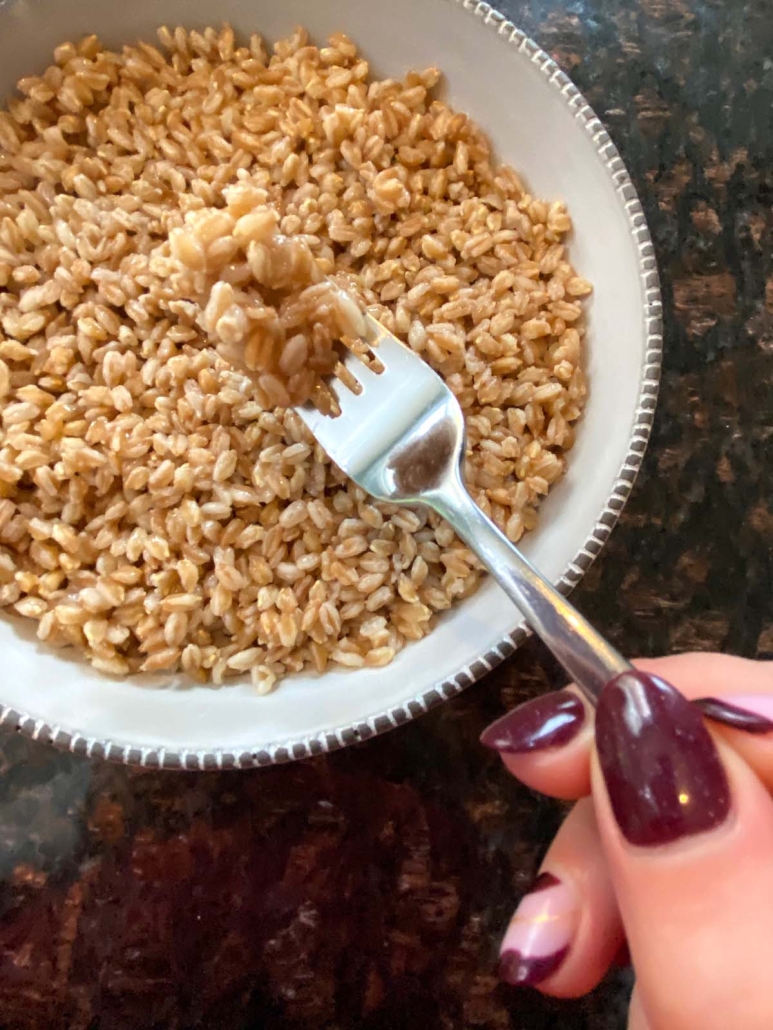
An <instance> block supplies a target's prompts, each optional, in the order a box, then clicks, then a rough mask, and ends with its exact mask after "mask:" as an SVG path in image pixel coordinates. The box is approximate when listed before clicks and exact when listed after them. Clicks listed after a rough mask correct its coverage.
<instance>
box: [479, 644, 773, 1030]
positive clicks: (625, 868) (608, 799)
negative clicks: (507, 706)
mask: <svg viewBox="0 0 773 1030" xmlns="http://www.w3.org/2000/svg"><path fill="white" fill-rule="evenodd" d="M636 664H637V669H638V670H639V671H638V672H637V673H636V674H634V675H632V676H628V675H626V674H624V676H623V677H620V678H618V680H616V681H614V682H613V684H612V685H611V686H610V687H608V688H606V689H605V691H604V694H603V695H602V699H601V701H600V703H599V706H598V709H597V711H596V712H595V713H593V711H592V710H591V709H590V707H589V706H588V705H587V704H586V702H585V701H584V700H583V699H582V697H581V695H580V694H579V692H578V691H576V689H575V688H574V687H571V688H569V689H568V690H566V691H560V692H557V693H554V694H550V695H545V696H543V697H539V698H536V699H535V700H533V701H530V702H527V703H526V704H525V705H522V706H520V708H518V709H515V710H514V711H512V712H509V713H508V714H507V715H506V716H504V717H503V718H502V719H500V720H499V721H498V722H496V723H494V724H493V725H492V726H491V727H489V728H488V729H487V730H486V731H485V732H484V734H483V736H482V738H481V739H482V741H483V743H485V744H486V745H487V746H489V747H494V748H496V749H497V750H498V751H500V753H501V754H502V757H503V759H504V762H505V764H506V765H507V767H508V769H509V770H510V772H512V773H513V775H514V776H516V777H517V778H518V779H520V780H521V781H522V782H523V783H525V784H527V785H528V786H530V787H532V788H533V789H535V790H538V791H540V792H542V793H544V794H549V795H552V796H554V797H559V798H578V799H580V800H578V802H577V804H576V805H575V806H574V808H573V809H572V811H571V813H570V814H569V816H568V818H567V819H566V821H565V822H564V824H563V826H562V827H561V829H560V830H559V832H558V834H557V835H556V838H555V840H554V841H553V843H552V845H551V847H550V849H549V851H548V853H547V855H546V856H545V859H544V861H543V863H542V867H541V872H540V876H539V877H538V878H537V880H536V881H535V884H534V886H533V888H532V890H531V891H530V892H529V893H527V894H526V895H525V896H524V898H523V899H522V900H521V903H520V905H519V906H518V909H517V910H516V913H515V915H514V917H513V920H512V921H511V923H510V926H509V927H508V929H507V932H506V934H505V937H504V940H503V942H502V949H501V957H500V972H501V975H502V978H503V979H505V980H507V981H508V982H510V983H516V984H522V985H531V986H536V987H537V988H538V989H539V990H540V991H542V992H544V993H545V994H550V995H554V996H557V997H576V996H578V995H581V994H584V993H586V992H587V991H589V990H591V989H592V988H593V987H594V986H595V985H596V984H597V983H598V982H599V980H600V979H601V978H602V977H603V976H604V974H605V972H606V971H607V969H608V967H609V965H610V964H611V962H612V961H613V959H614V957H615V955H616V954H617V953H618V951H619V949H620V947H621V945H622V943H623V941H624V940H626V939H627V942H628V946H629V949H630V952H631V957H632V961H633V966H634V970H635V972H636V987H635V990H634V994H633V998H632V1001H631V1009H630V1015H629V1023H628V1026H629V1030H727V1028H728V1027H731V1026H734V1027H737V1028H738V1030H770V1028H771V1027H773V990H771V987H770V964H771V956H773V800H771V796H770V791H771V790H773V662H752V661H747V660H745V659H741V658H733V657H729V656H726V655H716V654H691V655H681V656H678V657H673V658H662V659H657V660H651V661H642V662H638V663H636ZM669 684H673V686H669ZM674 688H677V689H674ZM688 698H689V699H692V703H691V702H689V701H688V700H686V699H688ZM707 698H712V699H714V700H713V701H712V702H709V701H707V700H706V699H707ZM698 699H702V700H698ZM709 715H710V716H711V718H710V719H709V718H708V717H709ZM720 720H721V721H720ZM740 727H742V728H740ZM594 730H595V732H594ZM588 795H590V796H588Z"/></svg>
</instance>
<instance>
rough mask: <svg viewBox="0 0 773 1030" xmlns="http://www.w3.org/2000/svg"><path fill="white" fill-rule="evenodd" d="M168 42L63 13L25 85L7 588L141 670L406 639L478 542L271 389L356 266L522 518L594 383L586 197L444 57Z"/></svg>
mask: <svg viewBox="0 0 773 1030" xmlns="http://www.w3.org/2000/svg"><path fill="white" fill-rule="evenodd" d="M159 42H160V49H156V48H155V47H151V46H148V45H146V44H139V45H137V46H135V47H124V48H123V50H122V51H121V52H120V53H112V52H110V51H108V50H105V49H104V48H103V47H102V45H101V44H100V43H99V41H98V40H97V39H96V37H93V36H92V37H88V38H87V39H85V40H82V41H80V42H79V43H77V44H74V43H64V44H62V45H61V46H60V47H58V48H57V49H56V51H55V55H54V60H55V65H54V66H53V67H52V68H51V69H49V70H48V71H47V72H46V73H44V74H43V75H42V76H30V77H27V78H25V79H23V80H22V81H21V82H20V83H19V90H20V93H21V94H22V97H23V99H22V100H21V101H13V102H12V103H11V105H10V107H9V110H8V111H5V112H0V405H1V406H0V414H1V415H2V419H1V420H0V421H1V423H2V425H1V426H0V606H3V607H7V608H9V609H10V610H12V611H14V612H16V613H18V614H20V615H24V616H25V617H28V618H33V619H36V620H37V621H38V637H39V638H40V639H41V640H42V641H45V642H46V643H48V644H50V645H51V646H55V647H67V646H74V647H76V648H79V649H81V650H82V651H83V652H85V654H86V656H87V657H88V658H89V660H90V661H91V663H92V664H93V665H94V667H95V668H96V669H98V670H99V671H101V672H104V673H106V674H108V675H114V676H124V675H127V674H128V673H132V672H138V671H140V670H145V671H156V672H159V671H163V672H167V671H172V670H175V669H182V670H183V671H184V672H185V673H186V674H187V675H188V676H190V677H192V678H194V679H196V680H206V679H210V680H212V681H214V682H215V683H220V682H223V680H224V679H225V678H226V677H228V676H230V675H243V674H245V673H246V672H248V671H249V673H250V676H251V679H252V682H253V684H254V685H255V689H256V690H257V691H258V692H259V693H268V692H269V691H271V690H272V689H274V687H275V685H276V683H277V681H278V680H279V679H280V678H281V677H282V676H283V675H285V674H286V673H287V672H291V671H297V670H298V669H300V668H303V667H304V666H309V667H310V668H313V669H315V670H316V671H318V672H324V671H325V669H326V668H327V667H328V666H329V663H330V662H333V663H337V664H339V665H343V666H348V667H353V668H356V667H363V666H367V667H378V666H382V665H385V664H387V663H388V662H389V661H391V660H392V658H393V657H394V656H395V654H397V653H398V652H399V651H400V650H401V649H402V647H403V646H404V644H405V643H406V642H407V641H410V640H418V639H420V638H421V637H423V636H425V635H426V634H427V633H428V632H429V631H430V630H431V628H432V625H433V622H434V619H435V615H436V613H437V612H441V611H443V610H445V609H447V608H448V607H450V605H451V603H452V601H456V600H458V599H459V598H462V597H466V596H469V594H470V593H471V592H472V591H474V589H475V588H476V586H477V584H478V583H479V581H480V576H481V572H480V569H479V568H478V566H477V563H476V562H475V561H474V560H473V559H472V556H471V555H470V553H469V552H468V551H467V550H466V549H465V548H463V547H462V546H461V545H460V544H459V542H458V541H457V540H456V539H455V537H454V535H453V533H452V532H451V530H450V528H449V527H448V526H447V525H446V524H444V523H442V522H441V521H440V520H439V519H437V518H436V517H435V516H434V515H428V514H427V513H425V512H416V513H414V512H410V511H406V510H403V509H397V508H395V507H394V506H390V505H386V504H381V503H377V502H375V501H373V500H372V499H370V498H368V497H367V496H366V495H365V494H364V492H363V491H362V490H360V489H359V488H358V487H356V486H354V484H352V483H350V482H348V481H347V480H346V479H345V477H344V476H343V475H342V474H341V472H340V471H339V470H338V469H336V468H335V466H333V465H332V464H331V463H330V461H329V459H328V458H327V456H326V455H325V454H324V453H323V452H322V451H321V449H320V448H319V447H318V446H317V445H316V444H315V442H314V441H313V440H312V439H310V438H309V436H308V434H307V432H306V430H305V429H304V427H303V425H302V423H301V422H300V420H299V419H298V418H297V416H296V415H295V414H294V413H293V412H292V410H284V408H282V407H279V408H277V409H276V410H269V409H270V407H271V406H272V405H277V404H279V405H285V404H287V403H289V402H290V401H293V400H298V399H302V398H304V397H306V396H315V397H318V395H319V394H320V390H321V387H320V375H321V374H324V373H325V372H327V371H330V370H331V369H332V367H333V363H334V360H335V349H334V344H335V343H336V341H337V340H338V339H339V338H340V337H341V336H342V335H346V334H347V333H348V334H350V335H356V332H357V329H358V321H357V320H358V318H359V313H358V307H357V304H354V303H352V302H351V299H350V298H349V297H348V295H347V294H341V293H340V292H336V291H334V290H332V292H331V287H330V286H329V285H328V283H326V282H325V281H324V277H325V276H332V277H334V279H335V281H336V282H337V283H338V284H339V285H340V286H342V287H344V288H345V289H346V290H347V291H349V292H351V294H352V295H353V296H354V297H355V298H356V301H357V303H358V304H359V305H362V306H365V307H366V308H367V309H368V310H369V311H370V312H371V313H372V314H373V315H374V316H375V317H377V318H379V319H380V320H381V321H383V322H384V324H385V325H386V326H387V327H388V328H389V329H391V330H392V331H393V332H395V333H397V335H398V336H400V337H401V338H402V339H403V340H404V341H405V342H406V343H407V344H408V345H409V346H410V347H411V348H412V349H413V350H414V351H415V352H416V353H419V354H421V355H422V356H423V357H424V359H425V360H427V361H429V362H430V363H431V364H432V365H433V366H434V367H435V368H436V369H437V371H438V372H439V373H440V374H441V375H442V376H444V378H445V379H446V381H447V382H448V383H449V385H450V387H451V389H452V390H453V391H454V393H455V394H456V396H457V397H458V398H459V401H460V403H461V405H462V408H463V410H464V413H465V417H466V421H467V429H468V440H469V450H468V455H467V461H466V477H467V482H468V485H469V487H470V490H471V492H472V494H473V496H474V498H475V500H476V501H477V503H478V504H479V505H480V506H481V508H482V509H483V510H484V511H486V512H487V513H489V514H490V515H491V516H492V517H493V518H494V519H495V520H496V521H497V523H498V524H499V525H500V527H501V528H502V529H503V530H504V531H505V532H506V533H507V535H508V536H509V537H510V539H512V540H518V539H519V538H520V536H521V535H522V534H523V533H524V532H526V531H528V529H530V528H532V527H533V526H534V524H535V522H536V517H537V515H536V512H537V507H538V504H539V502H540V499H541V497H542V496H544V494H545V493H546V492H547V491H548V490H549V488H550V486H551V484H553V483H554V482H556V480H557V479H558V478H560V476H561V474H562V472H563V468H564V463H565V452H566V451H568V450H569V449H570V447H571V445H572V443H573V439H574V429H573V425H574V423H575V422H576V420H577V419H578V418H579V416H580V414H581V411H582V407H583V403H584V396H585V383H584V377H583V372H582V368H581V362H582V349H583V339H584V327H583V323H582V305H581V299H582V298H583V297H585V296H587V294H588V293H589V292H590V291H591V286H590V284H589V283H588V282H587V281H586V280H585V279H583V278H582V277H581V276H579V275H577V274H576V273H575V271H574V269H573V268H572V266H571V264H570V262H569V260H568V258H567V255H566V250H565V239H564V238H565V235H566V233H567V232H568V231H569V229H570V227H571V222H570V219H569V216H568V214H567V213H566V211H565V209H564V207H563V205H562V204H560V203H559V202H552V203H547V202H544V201H541V200H538V199H535V198H533V197H532V196H530V195H529V193H528V192H527V191H526V189H525V188H524V186H523V185H522V184H521V182H520V180H519V179H518V177H517V176H516V174H515V173H514V172H513V171H512V170H511V169H509V168H506V167H502V166H497V165H495V164H494V163H493V162H492V160H491V156H490V150H489V145H488V142H487V140H486V139H485V137H484V136H483V135H482V133H481V132H480V130H479V129H478V128H477V127H476V126H475V124H474V123H473V122H472V121H471V120H470V119H469V118H467V116H465V115H463V114H461V113H456V112H453V111H452V110H450V109H449V108H448V107H447V106H446V105H445V104H444V103H442V102H441V101H438V100H435V99H434V98H433V97H432V94H431V91H432V88H433V87H434V85H435V84H436V83H437V81H438V78H439V73H438V72H437V70H436V69H427V70H425V71H421V72H411V73H409V74H408V75H407V76H406V77H405V79H404V80H403V81H402V82H395V81H391V80H385V81H382V82H379V81H371V80H370V78H369V70H368V66H367V63H366V62H365V61H363V60H362V59H361V58H360V57H359V56H358V54H357V51H356V48H355V47H354V45H353V44H352V43H351V42H350V41H349V40H347V39H346V37H344V36H342V35H340V34H337V35H336V36H334V37H331V39H330V40H329V41H328V44H327V46H325V47H322V48H321V49H318V48H316V47H314V46H312V45H311V44H310V43H309V41H308V39H307V37H306V34H305V32H304V31H303V30H300V29H299V30H297V31H296V32H295V33H294V34H293V36H291V37H290V38H288V39H285V40H282V41H280V42H278V43H277V44H275V46H274V47H273V48H269V47H267V46H266V45H265V44H264V43H263V41H262V40H261V39H260V38H259V37H258V36H253V37H252V38H251V39H250V41H249V43H248V44H247V45H241V43H239V41H237V40H235V39H234V36H233V33H232V31H231V30H230V29H229V28H228V27H225V28H223V29H221V30H219V31H216V30H213V29H207V30H206V31H205V32H203V33H200V32H186V31H185V30H184V29H183V28H180V27H177V28H162V29H161V30H160V31H159ZM298 140H303V141H304V144H303V146H302V147H298V145H297V141H298ZM277 232H278V233H279V236H280V240H279V243H277V242H276V235H275V234H276V233H277ZM181 266H182V267H181ZM282 291H283V292H284V294H285V297H284V299H282V296H281V295H280V293H281V292H282ZM342 298H343V299H342ZM314 323H316V327H315V325H314ZM355 346H356V345H355ZM245 364H246V365H247V366H249V367H248V368H246V369H245ZM248 373H249V374H248Z"/></svg>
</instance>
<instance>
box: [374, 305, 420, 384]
mask: <svg viewBox="0 0 773 1030" xmlns="http://www.w3.org/2000/svg"><path fill="white" fill-rule="evenodd" d="M365 325H366V329H367V336H366V338H367V341H368V343H369V344H371V346H372V347H373V354H374V355H375V356H376V357H377V358H379V360H380V361H381V363H382V364H383V366H384V368H385V369H386V370H388V371H392V370H394V371H398V370H403V371H408V370H409V368H412V367H415V361H416V357H417V355H415V354H414V353H413V351H412V350H411V349H410V348H409V347H406V345H405V344H404V343H401V342H400V341H399V340H398V339H397V338H396V337H395V336H393V335H392V333H390V332H389V331H388V330H387V329H385V328H384V326H383V325H381V323H380V322H377V321H376V319H375V318H373V317H372V316H371V315H367V316H366V319H365Z"/></svg>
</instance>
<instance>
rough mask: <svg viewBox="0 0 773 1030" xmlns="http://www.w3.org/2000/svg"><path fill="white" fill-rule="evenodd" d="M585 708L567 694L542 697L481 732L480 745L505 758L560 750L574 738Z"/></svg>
mask: <svg viewBox="0 0 773 1030" xmlns="http://www.w3.org/2000/svg"><path fill="white" fill-rule="evenodd" d="M584 722H585V705H584V704H583V703H582V701H581V700H580V699H579V697H577V695H576V694H573V693H572V692H571V691H569V690H559V691H557V692H555V693H552V694H543V695H542V696H541V697H535V698H534V700H533V701H527V702H526V704H523V705H519V706H518V708H514V709H513V710H512V711H511V712H508V713H507V715H503V716H502V718H501V719H497V721H496V722H492V724H491V725H490V726H489V727H488V728H487V729H485V730H484V731H483V733H482V734H481V737H480V742H481V744H484V745H485V746H486V747H490V748H493V749H494V750H495V751H503V752H505V753H506V754H509V755H520V754H526V753H528V752H529V751H542V750H543V749H545V748H549V747H561V746H562V745H563V744H568V743H569V741H570V740H572V739H573V738H574V737H576V736H577V734H578V733H579V732H580V730H581V729H582V726H583V723H584Z"/></svg>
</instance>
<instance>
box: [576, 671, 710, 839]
mask: <svg viewBox="0 0 773 1030" xmlns="http://www.w3.org/2000/svg"><path fill="white" fill-rule="evenodd" d="M596 748H597V750H598V755H599V761H600V763H601V769H602V771H603V773H604V779H605V781H606V785H607V792H608V794H609V800H610V803H611V805H612V811H613V812H614V815H615V819H616V820H617V823H618V826H619V827H620V830H621V832H622V834H623V836H624V837H625V838H626V839H627V840H628V841H629V842H630V843H631V844H636V845H641V846H644V847H654V846H656V845H659V844H669V843H671V842H672V841H676V840H679V839H680V838H682V837H688V836H690V835H692V834H696V833H705V832H706V831H707V830H712V829H714V828H715V827H717V826H719V825H720V824H721V823H723V822H724V820H725V819H726V818H727V815H728V813H729V811H730V787H729V785H728V782H727V776H726V775H725V770H724V768H723V766H722V763H721V761H720V759H719V755H718V754H717V750H716V748H715V747H714V742H713V740H712V739H711V735H710V733H709V731H708V730H707V729H706V727H705V726H704V725H703V718H702V716H701V713H700V711H699V710H698V709H697V708H695V707H693V705H692V704H690V702H689V701H687V700H686V699H685V698H684V697H682V695H681V694H680V693H679V692H678V691H677V690H674V688H673V687H672V686H670V685H669V684H668V683H666V682H665V681H664V680H662V679H660V678H659V677H658V676H652V675H650V674H648V673H645V672H639V671H638V670H634V671H632V672H623V673H621V674H620V675H619V676H616V677H615V679H613V680H611V681H610V682H609V683H608V684H607V685H606V687H604V690H603V691H602V693H601V698H600V700H599V705H598V708H597V710H596Z"/></svg>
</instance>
